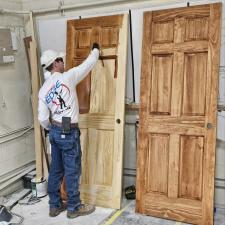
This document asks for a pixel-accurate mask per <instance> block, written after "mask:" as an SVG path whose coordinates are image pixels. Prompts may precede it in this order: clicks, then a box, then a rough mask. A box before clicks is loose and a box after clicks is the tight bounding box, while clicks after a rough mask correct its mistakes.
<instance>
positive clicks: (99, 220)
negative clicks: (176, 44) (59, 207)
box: [0, 197, 225, 225]
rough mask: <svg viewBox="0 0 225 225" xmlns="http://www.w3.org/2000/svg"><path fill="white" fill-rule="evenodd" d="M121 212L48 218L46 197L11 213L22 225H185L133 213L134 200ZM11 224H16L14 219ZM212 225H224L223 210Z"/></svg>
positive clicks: (218, 212) (18, 207)
mask: <svg viewBox="0 0 225 225" xmlns="http://www.w3.org/2000/svg"><path fill="white" fill-rule="evenodd" d="M123 205H124V207H123V209H122V210H114V209H109V208H101V207H96V210H95V212H94V213H92V214H91V215H88V216H83V217H77V218H75V219H68V218H67V217H66V212H62V213H61V214H60V215H59V216H57V217H55V218H50V217H49V216H48V210H49V209H48V197H44V198H41V201H40V202H38V203H35V204H34V205H19V204H17V205H16V206H14V207H13V209H12V212H14V213H17V214H19V215H21V216H23V217H24V221H23V223H22V224H23V225H73V224H74V225H75V224H77V225H109V224H112V225H181V224H182V225H187V224H185V223H180V222H176V221H171V220H164V219H160V218H155V217H150V216H144V215H141V214H137V213H135V200H132V201H128V200H124V201H123ZM12 222H14V223H16V222H18V219H17V218H16V217H14V218H13V220H12ZM0 225H1V222H0ZM214 225H225V210H217V211H216V213H215V222H214Z"/></svg>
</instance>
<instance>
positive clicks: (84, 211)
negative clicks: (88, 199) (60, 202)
mask: <svg viewBox="0 0 225 225" xmlns="http://www.w3.org/2000/svg"><path fill="white" fill-rule="evenodd" d="M94 211H95V206H94V205H88V204H81V205H80V206H79V209H78V210H76V211H67V217H68V218H70V219H72V218H76V217H78V216H86V215H88V214H91V213H92V212H94Z"/></svg>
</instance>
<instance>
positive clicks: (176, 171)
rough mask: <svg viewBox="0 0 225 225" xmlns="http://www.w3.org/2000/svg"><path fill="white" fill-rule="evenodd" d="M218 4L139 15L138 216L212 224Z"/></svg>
mask: <svg viewBox="0 0 225 225" xmlns="http://www.w3.org/2000/svg"><path fill="white" fill-rule="evenodd" d="M220 20H221V4H219V3H216V4H211V5H202V6H194V7H185V8H179V9H169V10H162V11H155V12H146V13H145V14H144V37H143V50H142V75H141V104H140V126H139V143H138V160H137V202H136V211H137V212H140V213H144V214H147V215H152V216H157V217H162V218H166V219H172V220H177V221H184V222H188V223H193V224H201V225H212V224H213V193H214V165H215V142H216V112H217V90H218V87H217V83H218V67H219V65H218V64H219V46H220Z"/></svg>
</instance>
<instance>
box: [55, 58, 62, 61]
mask: <svg viewBox="0 0 225 225" xmlns="http://www.w3.org/2000/svg"><path fill="white" fill-rule="evenodd" d="M55 61H56V62H63V58H62V57H59V58H57V59H56V60H55Z"/></svg>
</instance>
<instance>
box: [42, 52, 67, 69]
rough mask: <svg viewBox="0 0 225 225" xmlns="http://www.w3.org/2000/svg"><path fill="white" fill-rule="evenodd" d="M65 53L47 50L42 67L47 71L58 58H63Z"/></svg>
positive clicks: (43, 56)
mask: <svg viewBox="0 0 225 225" xmlns="http://www.w3.org/2000/svg"><path fill="white" fill-rule="evenodd" d="M64 56H65V53H64V52H56V51H54V50H46V51H44V52H43V54H42V56H41V66H42V67H43V68H44V69H46V68H47V67H48V66H50V65H51V64H52V63H53V62H54V61H55V60H56V59H57V58H63V57H64Z"/></svg>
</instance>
